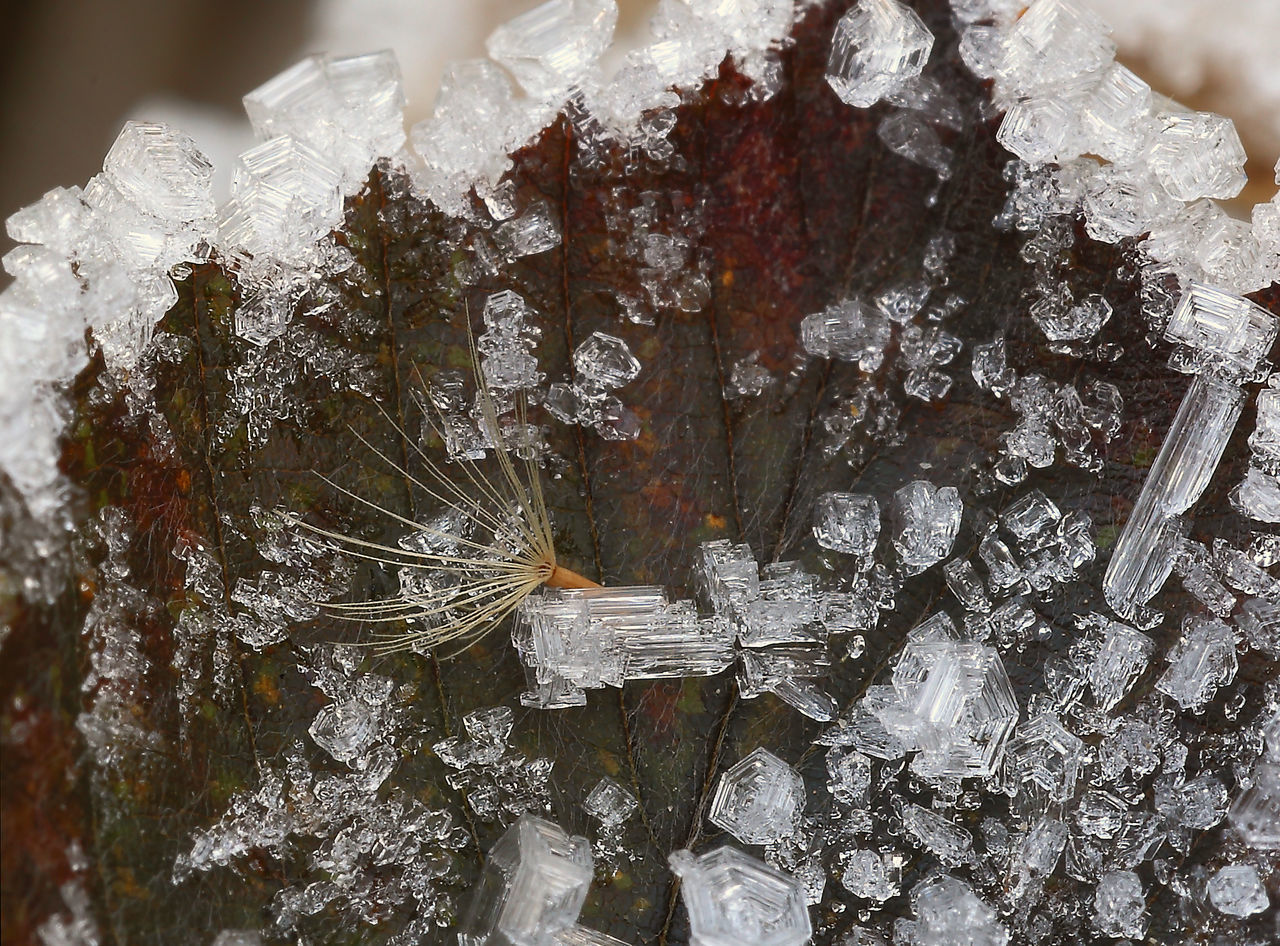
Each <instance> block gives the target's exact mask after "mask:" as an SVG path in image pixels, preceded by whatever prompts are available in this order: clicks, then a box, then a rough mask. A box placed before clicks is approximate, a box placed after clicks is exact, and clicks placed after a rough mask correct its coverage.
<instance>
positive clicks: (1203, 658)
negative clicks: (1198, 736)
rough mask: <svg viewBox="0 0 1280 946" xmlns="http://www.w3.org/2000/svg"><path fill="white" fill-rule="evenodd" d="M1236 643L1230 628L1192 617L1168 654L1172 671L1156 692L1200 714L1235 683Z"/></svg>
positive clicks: (1163, 676)
mask: <svg viewBox="0 0 1280 946" xmlns="http://www.w3.org/2000/svg"><path fill="white" fill-rule="evenodd" d="M1237 666H1238V665H1237V662H1236V639H1235V635H1234V634H1233V633H1232V632H1231V628H1229V627H1227V625H1226V624H1224V623H1222V622H1221V621H1218V620H1215V619H1213V618H1206V617H1197V616H1189V617H1188V618H1187V619H1186V621H1184V622H1183V625H1182V637H1181V639H1179V641H1178V643H1177V645H1176V646H1175V647H1174V648H1173V650H1172V652H1170V654H1169V668H1168V669H1167V670H1165V672H1164V674H1163V675H1162V676H1161V677H1160V679H1159V680H1158V681H1157V682H1156V689H1157V690H1159V691H1160V692H1161V693H1164V694H1167V695H1168V696H1170V697H1172V698H1173V699H1174V700H1176V701H1177V703H1178V705H1179V706H1181V707H1182V708H1183V709H1185V710H1190V711H1191V712H1193V713H1199V712H1202V711H1203V710H1204V708H1205V707H1206V706H1207V705H1208V704H1209V701H1210V700H1212V699H1213V696H1214V694H1215V693H1217V692H1218V688H1219V687H1221V686H1225V685H1227V684H1228V683H1230V682H1231V681H1232V680H1234V679H1235V676H1236V670H1237Z"/></svg>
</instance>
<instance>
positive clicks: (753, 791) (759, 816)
mask: <svg viewBox="0 0 1280 946" xmlns="http://www.w3.org/2000/svg"><path fill="white" fill-rule="evenodd" d="M803 810H804V782H803V781H801V779H800V776H799V775H798V774H797V773H796V771H795V769H793V768H791V766H789V765H787V763H785V762H783V761H782V760H781V759H779V758H778V757H777V756H776V755H774V754H773V753H772V752H769V751H768V750H767V749H764V748H763V747H761V748H758V749H756V750H755V751H753V752H752V753H751V754H750V755H748V756H747V757H746V758H744V759H742V760H741V761H740V762H738V763H737V764H736V765H734V766H733V767H731V768H730V769H728V770H727V771H726V772H725V773H724V774H723V775H721V776H720V781H719V783H718V784H717V786H716V792H715V795H714V796H713V797H712V799H711V810H710V813H709V814H708V817H709V818H710V819H711V821H712V823H713V824H716V825H719V826H720V827H721V828H724V830H726V831H728V832H729V833H730V834H732V835H733V836H734V837H735V838H737V839H738V840H739V841H742V842H744V843H746V844H769V843H771V842H774V841H779V840H782V839H784V838H786V837H788V836H789V835H791V834H792V833H793V832H794V831H795V829H796V825H797V824H798V822H799V818H800V814H801V812H802V811H803Z"/></svg>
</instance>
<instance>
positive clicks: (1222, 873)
mask: <svg viewBox="0 0 1280 946" xmlns="http://www.w3.org/2000/svg"><path fill="white" fill-rule="evenodd" d="M1209 900H1210V901H1211V902H1212V903H1213V905H1214V906H1215V907H1217V908H1218V909H1219V910H1221V911H1222V912H1223V913H1225V914H1227V915H1228V916H1253V914H1255V913H1261V912H1262V911H1263V910H1265V909H1266V908H1267V907H1268V906H1269V905H1270V901H1269V900H1268V899H1267V889H1266V888H1265V887H1263V886H1262V879H1261V878H1260V877H1259V876H1258V870H1257V868H1256V867H1254V866H1252V865H1251V864H1228V865H1227V866H1226V867H1223V868H1221V869H1220V870H1219V871H1218V872H1217V873H1216V874H1214V875H1213V877H1211V878H1210V879H1209Z"/></svg>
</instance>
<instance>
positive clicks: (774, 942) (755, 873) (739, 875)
mask: <svg viewBox="0 0 1280 946" xmlns="http://www.w3.org/2000/svg"><path fill="white" fill-rule="evenodd" d="M669 863H670V864H671V869H672V870H673V871H674V872H675V873H676V874H677V875H678V876H679V877H680V896H681V899H683V900H684V905H685V909H687V910H688V911H689V926H690V928H691V932H692V937H691V942H692V943H693V944H695V946H744V944H746V943H750V944H752V946H801V944H803V943H805V942H807V941H808V939H809V937H810V935H811V934H812V932H813V928H812V926H811V925H810V923H809V909H808V907H807V906H806V905H805V888H804V885H803V884H802V883H801V882H800V881H799V880H797V879H796V878H795V877H793V876H791V875H790V874H786V873H783V872H782V871H780V870H776V869H775V868H772V867H770V866H769V865H768V864H765V863H763V862H761V861H758V860H756V859H755V858H754V857H751V856H750V855H749V854H744V853H742V852H741V851H739V850H736V849H734V848H731V847H727V846H726V847H720V848H716V849H715V850H714V851H709V852H707V853H706V854H703V855H702V856H701V857H695V856H694V855H693V853H692V852H690V851H683V850H682V851H676V852H675V853H674V854H672V855H671V857H670V858H669Z"/></svg>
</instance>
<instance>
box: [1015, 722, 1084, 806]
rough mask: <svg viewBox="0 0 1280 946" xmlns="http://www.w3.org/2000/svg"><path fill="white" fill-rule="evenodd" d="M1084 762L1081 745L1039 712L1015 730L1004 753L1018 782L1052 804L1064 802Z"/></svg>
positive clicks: (1074, 785)
mask: <svg viewBox="0 0 1280 946" xmlns="http://www.w3.org/2000/svg"><path fill="white" fill-rule="evenodd" d="M1083 761H1084V743H1083V742H1081V741H1080V740H1079V739H1078V738H1077V737H1076V736H1074V735H1072V734H1071V733H1070V732H1068V731H1067V730H1066V728H1065V727H1064V726H1063V725H1062V724H1061V723H1060V722H1058V718H1057V717H1056V716H1054V715H1053V714H1052V713H1041V714H1039V715H1038V716H1034V717H1032V718H1031V719H1029V720H1027V721H1026V722H1025V723H1024V724H1022V725H1021V726H1019V727H1018V731H1017V733H1016V734H1015V735H1014V737H1013V738H1012V739H1010V740H1009V746H1008V748H1007V749H1006V751H1005V766H1006V768H1007V769H1008V771H1009V772H1010V774H1011V775H1012V776H1013V778H1014V781H1015V787H1016V785H1017V782H1019V781H1027V782H1032V783H1034V784H1036V785H1038V786H1040V788H1042V789H1044V791H1045V792H1047V793H1048V795H1049V797H1050V798H1051V799H1052V800H1053V801H1059V802H1060V801H1066V800H1067V799H1068V798H1070V797H1071V796H1072V794H1074V792H1075V787H1076V778H1077V777H1078V776H1079V774H1080V767H1081V765H1082V763H1083Z"/></svg>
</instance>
